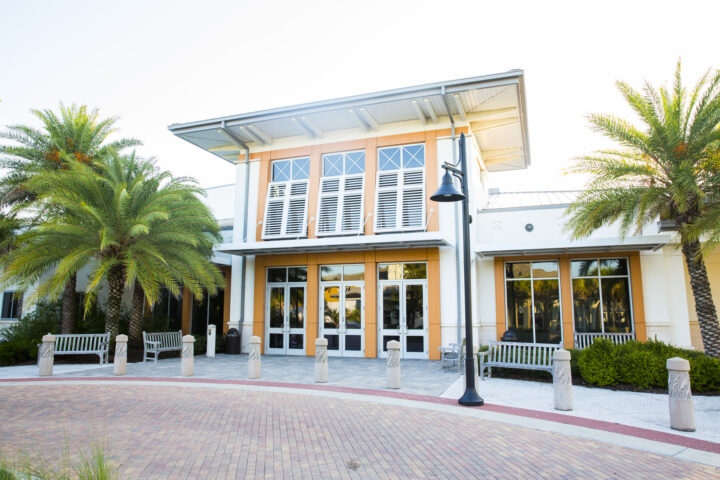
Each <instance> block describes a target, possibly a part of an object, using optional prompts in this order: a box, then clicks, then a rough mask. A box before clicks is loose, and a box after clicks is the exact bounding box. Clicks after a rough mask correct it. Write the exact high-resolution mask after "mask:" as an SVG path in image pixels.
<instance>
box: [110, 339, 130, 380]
mask: <svg viewBox="0 0 720 480" xmlns="http://www.w3.org/2000/svg"><path fill="white" fill-rule="evenodd" d="M127 342H128V337H127V335H118V336H117V337H115V357H114V358H113V375H125V374H126V373H127Z"/></svg>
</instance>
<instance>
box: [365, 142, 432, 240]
mask: <svg viewBox="0 0 720 480" xmlns="http://www.w3.org/2000/svg"><path fill="white" fill-rule="evenodd" d="M424 227H425V145H424V144H422V143H420V144H415V145H402V146H397V147H385V148H380V149H378V173H377V201H376V202H375V231H376V232H388V231H406V230H422V229H423V228H424Z"/></svg>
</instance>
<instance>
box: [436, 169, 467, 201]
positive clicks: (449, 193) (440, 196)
mask: <svg viewBox="0 0 720 480" xmlns="http://www.w3.org/2000/svg"><path fill="white" fill-rule="evenodd" d="M464 199H465V195H463V194H462V193H461V192H460V191H459V190H458V189H457V187H456V186H455V182H454V181H453V177H452V175H451V174H450V172H448V171H447V170H445V175H443V177H442V181H441V182H440V188H438V189H437V191H436V192H435V193H434V194H433V195H432V196H431V197H430V200H432V201H433V202H460V201H462V200H464Z"/></svg>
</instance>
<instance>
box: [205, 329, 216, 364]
mask: <svg viewBox="0 0 720 480" xmlns="http://www.w3.org/2000/svg"><path fill="white" fill-rule="evenodd" d="M215 329H216V327H215V325H208V328H207V348H206V350H205V356H206V357H207V358H215Z"/></svg>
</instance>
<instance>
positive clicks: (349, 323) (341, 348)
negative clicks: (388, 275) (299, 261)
mask: <svg viewBox="0 0 720 480" xmlns="http://www.w3.org/2000/svg"><path fill="white" fill-rule="evenodd" d="M321 295H322V299H321V305H322V311H321V312H320V314H321V321H320V323H321V325H322V332H321V336H323V337H325V338H327V340H328V355H336V356H345V357H360V356H363V354H364V351H365V319H364V317H365V315H364V311H365V309H364V297H365V295H364V286H363V282H333V283H323V284H322V287H321Z"/></svg>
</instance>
